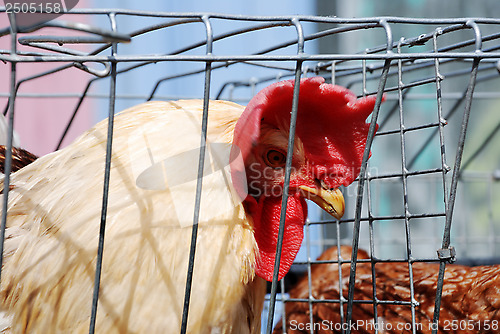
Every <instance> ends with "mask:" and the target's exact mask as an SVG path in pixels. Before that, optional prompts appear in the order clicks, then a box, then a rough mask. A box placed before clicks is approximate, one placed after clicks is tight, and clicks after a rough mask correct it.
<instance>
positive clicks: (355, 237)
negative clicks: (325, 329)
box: [347, 20, 392, 334]
mask: <svg viewBox="0 0 500 334" xmlns="http://www.w3.org/2000/svg"><path fill="white" fill-rule="evenodd" d="M379 24H380V26H382V27H383V28H384V30H385V32H386V38H387V50H386V54H392V31H391V28H390V26H389V24H388V23H387V21H385V20H381V21H380V23H379ZM390 66H391V60H390V59H386V60H385V62H384V67H383V69H382V74H381V76H380V81H379V86H378V90H377V98H376V100H375V106H374V108H373V113H372V119H371V122H370V128H369V130H368V135H367V138H366V145H365V150H364V152H363V159H362V161H361V170H360V172H359V176H358V191H357V195H356V212H355V216H354V226H353V231H352V255H351V269H350V273H349V291H348V295H347V324H348V326H347V334H349V333H351V320H352V307H353V301H354V284H355V280H356V263H357V259H358V247H359V229H360V225H361V209H362V207H363V194H364V182H365V177H366V175H365V174H366V167H367V163H368V158H369V157H370V149H371V146H372V142H373V137H374V136H375V128H376V126H377V119H378V114H379V111H380V105H381V103H382V96H383V93H384V88H385V83H386V82H387V76H388V74H389V69H390Z"/></svg>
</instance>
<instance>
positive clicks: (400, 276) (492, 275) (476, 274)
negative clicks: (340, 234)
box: [274, 246, 500, 334]
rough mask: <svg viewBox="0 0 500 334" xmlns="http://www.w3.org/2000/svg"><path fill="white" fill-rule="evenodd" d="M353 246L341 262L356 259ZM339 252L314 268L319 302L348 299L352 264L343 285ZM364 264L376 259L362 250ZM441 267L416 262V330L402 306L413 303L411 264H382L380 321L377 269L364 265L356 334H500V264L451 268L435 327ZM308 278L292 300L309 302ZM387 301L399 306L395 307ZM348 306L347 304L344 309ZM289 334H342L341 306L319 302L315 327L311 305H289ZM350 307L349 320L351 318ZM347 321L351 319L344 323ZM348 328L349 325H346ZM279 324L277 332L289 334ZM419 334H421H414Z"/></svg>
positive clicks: (358, 289) (343, 252) (314, 293)
mask: <svg viewBox="0 0 500 334" xmlns="http://www.w3.org/2000/svg"><path fill="white" fill-rule="evenodd" d="M351 251H352V249H351V247H348V246H341V247H340V259H342V260H349V259H350V258H351ZM338 259H339V256H338V251H337V247H332V248H329V249H328V250H326V251H325V252H324V253H323V254H322V255H321V256H320V257H319V258H318V260H319V261H335V262H333V263H332V262H330V263H326V264H313V265H312V268H311V282H312V286H311V287H312V290H311V294H312V297H313V298H314V299H315V300H323V299H325V300H326V299H328V300H332V299H334V300H339V298H340V291H341V289H342V294H343V296H344V297H346V296H347V290H348V286H349V267H350V266H349V264H348V263H345V264H343V265H342V284H341V285H339V267H338V264H337V262H336V261H338ZM358 259H370V256H368V254H367V253H366V252H365V251H363V250H359V251H358ZM438 271H439V264H436V263H423V262H422V263H419V262H416V263H413V265H412V272H413V282H414V283H413V285H414V297H415V301H416V303H417V305H416V306H415V317H414V323H415V325H414V327H412V314H411V307H410V305H404V304H402V303H397V302H402V301H405V302H411V291H410V277H409V269H408V263H391V262H389V263H387V262H386V263H383V262H381V263H376V264H375V283H376V298H377V299H378V300H379V301H381V303H379V304H378V305H377V316H378V319H375V316H374V307H373V302H371V303H370V302H369V301H373V299H374V292H373V284H372V264H371V263H369V262H368V263H366V262H359V263H358V264H357V266H356V283H355V285H354V289H355V290H354V299H355V300H358V301H367V302H366V303H362V302H355V303H354V304H353V311H352V322H351V324H352V325H353V327H351V329H352V330H353V331H352V333H359V334H365V333H375V329H378V333H398V334H401V333H418V334H427V333H428V334H430V333H432V330H433V329H437V333H439V334H448V333H453V334H467V333H490V334H494V333H499V332H500V265H493V266H477V267H468V266H463V265H455V264H453V265H448V266H446V273H445V276H444V285H443V294H442V299H441V310H440V317H439V325H438V326H436V325H434V324H433V323H432V319H433V315H434V300H435V298H436V286H437V279H438ZM308 281H309V280H308V278H307V277H304V278H303V279H301V280H300V281H299V282H298V284H297V285H296V286H295V287H294V288H292V290H291V291H290V298H308V296H309V288H308V287H309V284H308ZM384 301H396V303H394V304H388V303H384ZM344 305H345V304H344ZM285 308H286V324H287V325H286V328H287V330H286V331H285V332H286V333H290V334H291V333H311V331H310V330H309V329H310V328H314V333H318V334H327V333H328V334H333V333H342V328H344V329H345V328H346V327H345V326H344V327H342V322H341V313H340V304H339V303H338V302H336V303H335V302H333V303H326V302H325V303H321V302H319V303H314V304H313V306H312V311H313V314H312V319H313V324H312V325H311V323H310V315H309V304H308V303H304V302H297V303H296V302H290V303H287V304H286V307H285ZM345 314H346V313H345V308H344V316H345ZM344 321H345V318H344ZM344 324H345V323H344ZM282 326H283V324H282V323H279V324H278V326H277V327H276V328H275V330H274V333H276V334H278V333H283V328H282ZM413 330H415V331H413Z"/></svg>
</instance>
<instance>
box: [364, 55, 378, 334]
mask: <svg viewBox="0 0 500 334" xmlns="http://www.w3.org/2000/svg"><path fill="white" fill-rule="evenodd" d="M365 53H366V51H365ZM362 64H363V96H366V91H367V89H366V59H363V62H362ZM367 176H368V178H367V183H366V185H367V187H366V190H367V202H368V203H367V205H368V228H369V231H370V236H369V237H370V262H371V272H372V296H373V319H374V320H375V321H376V323H378V311H377V304H378V300H377V280H376V272H375V261H374V257H373V254H374V253H375V248H374V245H373V239H374V238H373V215H372V201H371V194H370V182H371V181H370V177H369V176H370V172H369V171H368V172H367ZM375 334H378V326H375Z"/></svg>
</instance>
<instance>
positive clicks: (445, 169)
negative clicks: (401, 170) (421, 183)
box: [410, 29, 458, 211]
mask: <svg viewBox="0 0 500 334" xmlns="http://www.w3.org/2000/svg"><path fill="white" fill-rule="evenodd" d="M438 35H440V30H439V29H436V31H435V32H434V35H433V47H434V52H438V45H437V37H438ZM439 65H440V62H439V58H435V59H434V71H435V76H436V101H437V113H438V123H439V126H438V129H437V130H438V132H439V145H440V148H441V167H442V172H441V173H442V179H443V201H444V207H445V211H446V208H447V207H448V198H447V195H448V190H447V188H448V187H447V185H446V174H447V173H448V171H449V170H450V167H449V166H448V165H447V163H446V146H445V140H444V127H445V125H446V123H447V121H446V119H444V118H443V96H442V88H441V82H442V81H443V78H444V77H443V75H442V74H441V73H440V70H439V68H440V67H439ZM457 109H458V105H457ZM452 110H455V109H452ZM426 142H430V140H429V139H428V140H427V141H426ZM414 159H415V158H414ZM412 162H413V160H412V161H411V162H410V164H411V163H412Z"/></svg>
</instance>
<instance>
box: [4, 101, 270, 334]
mask: <svg viewBox="0 0 500 334" xmlns="http://www.w3.org/2000/svg"><path fill="white" fill-rule="evenodd" d="M202 106H203V101H200V100H189V101H177V102H150V103H146V104H143V105H140V106H137V107H134V108H131V109H128V110H126V111H124V112H122V113H120V114H119V115H117V116H116V117H115V126H114V139H113V158H112V164H111V176H110V197H109V207H108V216H107V217H108V218H107V226H106V239H105V249H104V259H103V273H102V281H101V291H100V297H99V298H100V299H99V307H98V315H97V332H98V333H146V332H147V333H169V332H171V333H178V332H179V328H180V323H179V322H180V319H181V314H182V303H183V299H184V286H185V282H186V272H187V264H188V254H189V246H190V238H191V225H190V224H186V223H185V221H183V219H184V218H185V217H189V216H191V219H192V215H191V213H190V212H188V213H187V214H185V212H184V210H189V208H179V207H178V206H177V207H176V205H175V203H174V202H175V201H173V198H174V197H176V196H181V195H182V194H181V193H182V191H187V194H184V196H189V195H192V196H193V197H192V201H191V202H190V203H194V192H193V191H192V187H191V190H189V189H188V190H186V188H185V187H178V188H179V190H175V189H171V188H170V187H163V186H162V184H160V185H159V186H158V190H155V189H151V188H154V187H152V186H151V182H153V181H154V179H155V178H156V177H157V176H158V174H157V173H156V172H149V174H150V175H149V176H148V172H147V170H148V168H151V167H152V166H154V165H155V164H158V163H161V162H162V161H165V159H167V158H169V157H173V156H178V154H182V153H183V152H187V151H190V150H192V149H196V147H198V146H199V144H200V133H201V132H200V124H201V113H202ZM242 111H243V107H241V106H239V105H236V104H233V103H230V102H222V101H211V102H210V118H209V129H208V141H209V142H212V143H226V144H230V143H231V142H232V134H233V130H234V126H235V123H236V121H237V119H238V118H239V116H240V114H241V112H242ZM106 132H107V122H106V121H103V122H101V123H99V124H98V125H97V126H96V127H95V128H93V129H92V130H90V131H89V132H87V133H85V134H84V135H83V136H81V137H80V138H79V139H77V140H76V141H75V142H74V143H73V144H72V145H70V146H68V147H66V148H65V149H63V150H61V151H58V152H55V153H52V154H49V155H47V156H44V157H42V158H40V159H38V160H37V161H35V162H34V163H33V164H31V165H29V166H27V167H26V168H24V169H22V170H20V171H19V172H17V173H14V174H13V175H11V178H12V179H11V184H12V185H13V186H14V188H13V189H12V190H11V191H10V193H9V212H8V220H7V224H8V228H7V240H6V243H5V259H4V268H3V272H2V286H1V297H2V300H3V305H2V307H3V311H4V312H5V316H6V317H7V318H8V319H12V322H11V329H10V331H8V332H12V333H23V332H29V333H86V332H88V327H89V318H90V307H91V299H92V291H93V285H94V282H93V281H94V271H95V265H96V263H95V259H96V252H97V243H98V234H99V232H98V231H99V221H100V213H101V203H102V196H100V195H98V194H100V193H102V189H103V179H104V176H103V173H104V156H105V150H106ZM172 139H175V142H174V141H172ZM208 156H209V154H208ZM188 161H189V159H188ZM177 167H179V168H178V170H179V172H181V173H182V171H183V170H184V171H185V173H187V174H189V175H192V173H193V169H194V170H196V169H197V165H195V166H177ZM153 170H154V168H153ZM145 171H146V174H145V175H146V177H149V178H150V179H151V180H152V181H151V180H150V181H149V183H148V182H146V183H145V184H146V186H144V185H143V186H142V187H140V186H137V184H136V181H137V179H138V177H139V176H140V175H141V174H142V173H144V172H145ZM150 171H151V169H150ZM216 174H217V173H216ZM143 175H144V174H143ZM189 175H188V176H186V177H187V178H190V177H191V176H189ZM180 177H181V178H182V175H180ZM186 177H185V178H186ZM224 177H227V175H225V174H224V173H218V174H217V175H215V176H214V175H212V178H207V180H208V181H206V182H215V183H220V182H224ZM164 181H165V180H164ZM166 181H167V183H168V181H170V182H175V180H174V179H172V178H170V179H166ZM159 182H160V183H161V182H162V180H161V178H160V180H159ZM193 182H194V183H195V182H196V180H193ZM148 184H149V185H148ZM145 188H146V189H145ZM187 188H189V187H187ZM204 188H205V189H206V190H207V192H206V193H204V195H203V197H202V207H201V215H200V222H199V232H198V242H197V252H196V260H195V265H194V276H193V289H192V294H191V300H192V301H191V304H190V305H191V306H190V312H189V322H188V328H189V332H191V333H210V332H211V331H217V330H220V332H233V333H249V332H256V331H258V328H259V325H260V324H259V321H260V320H259V317H260V312H261V307H262V300H263V297H264V293H265V290H264V289H265V284H264V281H263V280H262V279H260V278H256V279H254V266H255V252H256V250H255V248H256V243H255V238H254V236H253V228H252V225H251V223H250V222H249V220H248V219H247V217H246V215H245V211H244V209H243V206H242V205H241V204H239V203H238V202H234V201H232V197H231V196H230V195H228V192H229V191H230V189H229V188H220V187H215V188H211V187H210V184H204ZM209 189H218V190H217V191H216V193H214V192H211V193H210V192H208V190H209ZM221 199H222V200H221ZM224 201H226V202H224ZM179 210H180V211H181V212H179ZM178 213H179V214H178Z"/></svg>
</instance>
